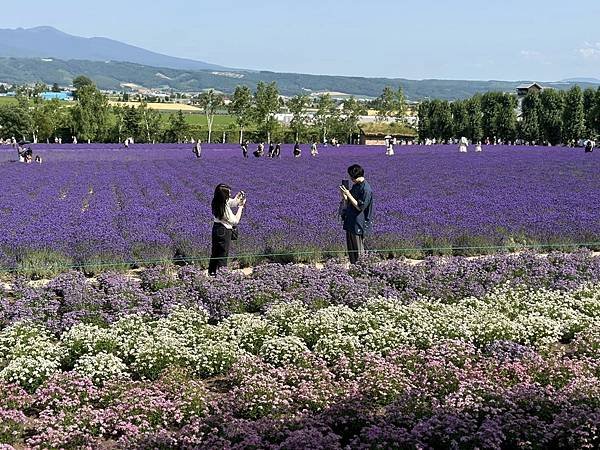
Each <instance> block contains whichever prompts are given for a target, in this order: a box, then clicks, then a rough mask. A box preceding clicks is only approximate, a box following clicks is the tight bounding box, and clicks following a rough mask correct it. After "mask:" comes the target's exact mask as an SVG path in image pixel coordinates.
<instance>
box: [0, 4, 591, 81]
mask: <svg viewBox="0 0 600 450" xmlns="http://www.w3.org/2000/svg"><path fill="white" fill-rule="evenodd" d="M599 17H600V1H598V0H571V1H563V0H561V1H556V0H547V1H538V0H531V1H527V0H522V1H517V0H502V1H499V0H487V1H485V0H479V1H475V0H413V1H405V0H397V1H393V0H369V1H365V0H345V1H344V0H337V1H336V0H296V1H288V0H279V1H276V0H256V1H251V0H210V1H205V0H196V1H194V0H170V1H168V2H160V1H156V2H151V1H148V0H146V1H138V0H133V1H127V0H102V1H87V2H86V1H82V0H79V1H73V0H55V1H53V2H48V1H47V0H20V1H14V2H9V3H8V4H3V5H2V8H1V12H0V27H1V28H16V27H24V28H29V27H33V26H39V25H50V26H54V27H56V28H59V29H61V30H62V31H65V32H67V33H71V34H76V35H81V36H86V37H91V36H104V37H110V38H113V39H116V40H120V41H124V42H127V43H130V44H134V45H138V46H140V47H144V48H147V49H150V50H154V51H158V52H161V53H166V54H169V55H172V56H181V57H188V58H193V59H198V60H203V61H208V62H212V63H216V64H222V65H225V66H229V67H232V66H233V67H241V68H252V69H264V70H273V71H284V72H303V73H321V74H339V75H357V76H385V77H399V78H417V79H421V78H446V79H485V80H487V79H502V80H522V79H536V80H540V81H553V80H560V79H564V78H568V77H600V21H598V18H599Z"/></svg>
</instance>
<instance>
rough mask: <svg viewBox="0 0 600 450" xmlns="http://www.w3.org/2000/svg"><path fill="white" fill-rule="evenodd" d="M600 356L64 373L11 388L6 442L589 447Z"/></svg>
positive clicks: (594, 441) (597, 437)
mask: <svg viewBox="0 0 600 450" xmlns="http://www.w3.org/2000/svg"><path fill="white" fill-rule="evenodd" d="M567 350H568V349H567ZM598 356H599V354H598V353H597V352H596V353H595V355H594V357H591V358H590V357H587V356H586V355H582V354H579V353H578V352H576V351H575V352H571V353H570V354H569V355H567V354H566V353H565V351H564V350H560V349H558V350H557V349H555V350H551V351H548V352H547V353H545V354H540V353H537V352H535V351H534V350H530V351H528V352H525V353H522V352H517V354H515V355H514V356H512V357H510V356H508V353H507V354H506V355H505V358H503V359H497V358H496V352H495V351H491V350H490V351H487V350H484V351H479V350H477V349H475V348H474V347H472V346H470V345H469V344H466V343H463V342H460V341H446V342H442V343H440V344H438V345H436V346H434V347H433V348H431V349H429V350H427V351H422V350H416V349H410V348H407V349H402V350H398V351H396V352H393V353H391V354H390V355H388V356H377V355H372V354H363V355H357V356H356V357H354V358H351V359H343V360H340V361H339V362H337V363H336V364H335V365H333V366H327V365H326V364H324V363H323V362H322V361H320V360H318V359H313V360H312V361H309V364H307V365H301V366H298V365H285V366H282V367H274V366H271V365H269V364H267V363H265V362H264V361H261V360H260V359H259V358H255V357H249V358H245V359H242V360H240V361H239V362H238V363H237V364H236V365H235V366H234V367H233V368H232V370H231V371H230V373H229V374H228V375H227V376H226V377H224V378H220V379H215V380H207V381H198V380H195V379H193V378H192V377H190V376H189V375H188V374H187V373H186V372H185V371H182V370H179V369H177V370H172V371H167V372H165V373H164V374H163V376H162V377H161V378H160V379H158V380H156V381H153V382H146V383H141V382H136V381H119V382H114V383H107V384H105V385H103V386H96V385H94V384H93V383H92V382H91V380H89V379H88V378H86V377H84V376H80V375H76V374H74V373H59V374H56V375H55V376H53V377H52V378H50V379H49V380H47V381H46V382H45V383H44V384H43V385H42V386H41V387H40V388H39V389H38V390H37V391H36V392H35V393H34V394H32V395H30V394H27V393H26V392H24V391H22V390H21V389H20V388H18V387H17V386H14V385H11V384H2V385H0V417H2V418H3V419H4V420H3V422H1V423H0V437H2V439H3V441H4V442H7V443H11V444H15V445H19V447H18V448H22V447H23V444H24V445H26V446H27V448H104V447H107V448H135V449H145V448H173V449H191V448H224V449H242V448H261V449H262V448H265V449H303V448H316V449H342V448H346V449H372V448H497V449H501V448H532V449H553V448H569V449H571V448H572V449H575V448H590V449H592V448H597V447H598V445H599V444H600V431H599V429H598V426H597V425H598V421H599V420H600V380H599V378H598V377H599V376H600V364H599V362H598Z"/></svg>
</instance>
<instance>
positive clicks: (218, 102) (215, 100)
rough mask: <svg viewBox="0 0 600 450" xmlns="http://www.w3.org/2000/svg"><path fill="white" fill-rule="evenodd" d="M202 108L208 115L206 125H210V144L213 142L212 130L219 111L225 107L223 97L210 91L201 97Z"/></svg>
mask: <svg viewBox="0 0 600 450" xmlns="http://www.w3.org/2000/svg"><path fill="white" fill-rule="evenodd" d="M199 104H200V107H201V108H202V109H203V110H204V114H205V115H206V123H207V124H208V142H211V137H212V128H213V123H214V120H215V114H216V113H217V110H218V109H219V108H221V107H222V106H223V97H222V96H221V95H218V94H217V93H216V92H215V91H213V90H212V89H210V90H209V91H206V92H203V93H202V94H201V95H200V100H199Z"/></svg>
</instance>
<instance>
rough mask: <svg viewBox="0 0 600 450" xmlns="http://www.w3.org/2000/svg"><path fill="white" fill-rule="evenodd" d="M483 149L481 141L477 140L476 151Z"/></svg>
mask: <svg viewBox="0 0 600 450" xmlns="http://www.w3.org/2000/svg"><path fill="white" fill-rule="evenodd" d="M482 151H483V150H482V148H481V141H477V145H476V146H475V153H481V152H482Z"/></svg>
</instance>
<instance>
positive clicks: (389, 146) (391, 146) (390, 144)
mask: <svg viewBox="0 0 600 450" xmlns="http://www.w3.org/2000/svg"><path fill="white" fill-rule="evenodd" d="M385 154H386V155H387V156H394V144H393V142H392V140H391V139H390V140H389V141H388V144H387V149H386V151H385Z"/></svg>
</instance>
